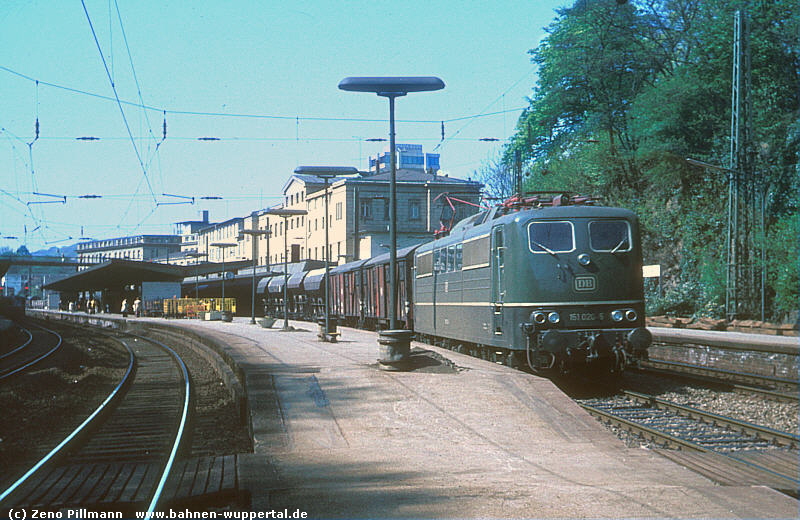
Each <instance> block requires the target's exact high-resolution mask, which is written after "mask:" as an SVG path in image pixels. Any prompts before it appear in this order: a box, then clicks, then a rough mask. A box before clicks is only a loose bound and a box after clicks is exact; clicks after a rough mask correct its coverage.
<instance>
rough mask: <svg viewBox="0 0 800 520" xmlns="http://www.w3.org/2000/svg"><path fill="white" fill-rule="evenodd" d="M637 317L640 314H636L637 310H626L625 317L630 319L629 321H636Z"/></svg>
mask: <svg viewBox="0 0 800 520" xmlns="http://www.w3.org/2000/svg"><path fill="white" fill-rule="evenodd" d="M636 318H638V316H637V315H636V311H635V310H633V309H628V310H627V311H625V319H626V320H628V321H636Z"/></svg>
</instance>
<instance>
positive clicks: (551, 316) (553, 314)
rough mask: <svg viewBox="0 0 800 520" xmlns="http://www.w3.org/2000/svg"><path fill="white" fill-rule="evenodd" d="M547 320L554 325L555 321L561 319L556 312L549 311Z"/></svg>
mask: <svg viewBox="0 0 800 520" xmlns="http://www.w3.org/2000/svg"><path fill="white" fill-rule="evenodd" d="M547 321H549V322H550V323H552V324H553V325H555V324H556V323H558V322H559V321H561V316H559V315H558V313H557V312H551V313H550V314H548V315H547Z"/></svg>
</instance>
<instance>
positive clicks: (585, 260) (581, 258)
mask: <svg viewBox="0 0 800 520" xmlns="http://www.w3.org/2000/svg"><path fill="white" fill-rule="evenodd" d="M578 263H579V264H581V265H582V266H584V267H586V266H587V265H589V264H591V263H592V259H591V258H589V255H587V254H586V253H581V254H579V255H578Z"/></svg>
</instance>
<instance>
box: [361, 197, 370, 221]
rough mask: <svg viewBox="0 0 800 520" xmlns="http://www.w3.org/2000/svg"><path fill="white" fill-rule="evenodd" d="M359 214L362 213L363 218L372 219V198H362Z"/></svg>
mask: <svg viewBox="0 0 800 520" xmlns="http://www.w3.org/2000/svg"><path fill="white" fill-rule="evenodd" d="M358 214H359V215H361V220H369V219H371V218H372V201H371V200H362V201H361V203H360V207H359V210H358Z"/></svg>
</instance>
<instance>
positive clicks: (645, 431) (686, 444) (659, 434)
mask: <svg viewBox="0 0 800 520" xmlns="http://www.w3.org/2000/svg"><path fill="white" fill-rule="evenodd" d="M640 395H644V394H640ZM648 397H649V396H648ZM578 405H579V406H581V407H582V408H583V409H585V410H586V411H587V412H589V413H590V414H591V415H594V416H596V417H599V418H601V419H602V420H605V421H607V422H610V423H612V424H616V425H617V426H623V427H625V429H627V430H628V431H629V432H631V433H636V434H638V435H641V436H643V437H645V438H647V439H649V440H652V441H654V442H664V443H666V444H667V445H672V446H677V447H678V448H680V449H689V450H692V451H698V452H701V453H713V454H715V455H717V456H721V457H725V458H727V459H729V460H730V461H732V462H735V463H736V464H740V465H743V466H746V467H748V468H751V469H755V470H757V471H761V472H763V473H766V474H768V475H770V476H772V477H775V478H777V479H779V480H780V481H782V482H787V483H788V485H789V487H787V488H786V489H790V490H795V491H796V490H798V488H800V480H798V479H797V478H795V477H792V476H787V475H783V474H781V473H778V472H776V471H774V470H772V469H770V468H767V467H764V466H762V465H760V464H756V463H753V462H750V461H748V460H744V459H742V458H739V457H737V456H735V455H732V454H729V453H725V452H721V451H715V450H713V449H710V448H707V447H705V446H702V445H700V444H697V443H695V442H692V441H688V440H686V439H681V438H680V437H677V436H675V435H672V434H670V433H667V432H664V431H660V430H657V429H655V428H651V427H649V426H646V425H644V424H641V423H637V422H635V421H630V420H628V419H625V418H623V417H619V416H617V415H614V414H613V413H611V412H607V411H605V410H602V409H600V408H597V407H595V406H593V405H590V404H586V403H581V402H578Z"/></svg>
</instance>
